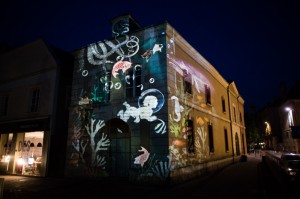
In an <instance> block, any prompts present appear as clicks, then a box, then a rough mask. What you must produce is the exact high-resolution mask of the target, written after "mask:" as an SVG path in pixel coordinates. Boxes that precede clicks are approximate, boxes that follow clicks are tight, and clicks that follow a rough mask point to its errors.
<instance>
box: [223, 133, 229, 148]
mask: <svg viewBox="0 0 300 199" xmlns="http://www.w3.org/2000/svg"><path fill="white" fill-rule="evenodd" d="M224 138H225V151H229V146H228V133H227V128H224Z"/></svg>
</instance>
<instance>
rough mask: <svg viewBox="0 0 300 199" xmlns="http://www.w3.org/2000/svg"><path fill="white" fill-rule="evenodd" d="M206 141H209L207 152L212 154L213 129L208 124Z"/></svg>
mask: <svg viewBox="0 0 300 199" xmlns="http://www.w3.org/2000/svg"><path fill="white" fill-rule="evenodd" d="M208 141H209V152H210V153H213V152H214V151H215V149H214V135H213V127H212V125H211V124H208Z"/></svg>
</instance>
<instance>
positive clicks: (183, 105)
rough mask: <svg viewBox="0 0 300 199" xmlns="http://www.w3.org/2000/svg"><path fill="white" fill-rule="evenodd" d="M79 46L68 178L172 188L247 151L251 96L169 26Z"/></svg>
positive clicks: (118, 30)
mask: <svg viewBox="0 0 300 199" xmlns="http://www.w3.org/2000/svg"><path fill="white" fill-rule="evenodd" d="M112 22H113V23H112V24H113V26H112V33H113V37H112V39H110V40H104V41H99V42H96V43H92V44H89V45H87V46H85V47H83V48H80V49H78V50H77V51H75V52H74V55H75V56H76V61H75V66H74V67H75V68H74V73H73V85H72V100H71V106H70V114H69V117H70V121H69V131H68V138H67V140H68V142H67V154H66V167H65V175H66V176H69V177H75V176H78V177H97V178H102V177H104V178H105V177H125V178H129V179H130V181H132V182H136V183H151V184H166V183H169V184H173V183H178V182H182V181H185V180H188V179H190V178H194V177H197V176H201V175H202V174H204V173H206V172H208V171H213V170H215V169H218V168H221V167H223V166H225V165H228V164H231V163H232V162H233V161H236V160H237V159H238V158H239V156H240V155H242V154H245V153H246V149H245V146H246V136H245V126H244V120H243V117H244V108H243V106H244V100H243V98H242V97H241V96H240V95H239V92H238V90H237V88H236V85H235V83H234V82H230V83H228V82H227V81H226V80H225V79H224V78H223V77H222V76H221V75H220V74H219V73H218V71H217V70H216V69H215V68H214V67H213V66H212V65H211V64H210V63H209V62H208V61H207V60H205V58H203V57H202V56H201V55H200V54H199V53H198V52H197V51H196V50H195V49H194V48H193V47H192V46H190V45H189V44H188V43H187V42H186V41H185V40H184V38H182V37H181V36H180V34H179V33H178V32H177V31H176V30H175V29H174V28H173V27H172V26H171V25H170V24H169V23H167V22H165V23H162V24H159V25H155V26H149V27H146V28H140V27H139V25H138V24H137V23H136V22H135V21H134V19H133V18H131V16H130V15H124V16H120V17H117V18H115V19H113V21H112Z"/></svg>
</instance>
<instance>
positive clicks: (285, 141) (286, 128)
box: [279, 81, 300, 154]
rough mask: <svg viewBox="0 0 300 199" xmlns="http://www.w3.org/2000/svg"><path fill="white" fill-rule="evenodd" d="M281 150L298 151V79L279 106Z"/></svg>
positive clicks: (299, 118)
mask: <svg viewBox="0 0 300 199" xmlns="http://www.w3.org/2000/svg"><path fill="white" fill-rule="evenodd" d="M279 113H280V115H279V116H280V121H281V122H280V124H281V133H282V150H285V151H289V152H294V153H298V154H299V153H300V81H298V82H296V83H295V85H294V86H293V87H292V88H291V90H290V92H289V93H288V95H287V98H286V100H285V101H284V103H282V104H281V105H280V107H279Z"/></svg>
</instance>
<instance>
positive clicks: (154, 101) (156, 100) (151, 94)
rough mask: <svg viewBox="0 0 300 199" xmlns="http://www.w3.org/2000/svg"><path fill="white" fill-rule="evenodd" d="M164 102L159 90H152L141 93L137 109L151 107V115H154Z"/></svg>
mask: <svg viewBox="0 0 300 199" xmlns="http://www.w3.org/2000/svg"><path fill="white" fill-rule="evenodd" d="M149 100H150V101H149ZM147 101H148V102H147ZM164 102H165V99H164V95H163V94H162V93H161V92H160V91H159V90H157V89H154V88H153V89H148V90H145V91H144V92H142V93H141V96H140V97H139V101H138V104H139V107H144V106H152V109H153V113H156V112H157V111H159V110H160V109H161V107H162V106H163V105H164Z"/></svg>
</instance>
